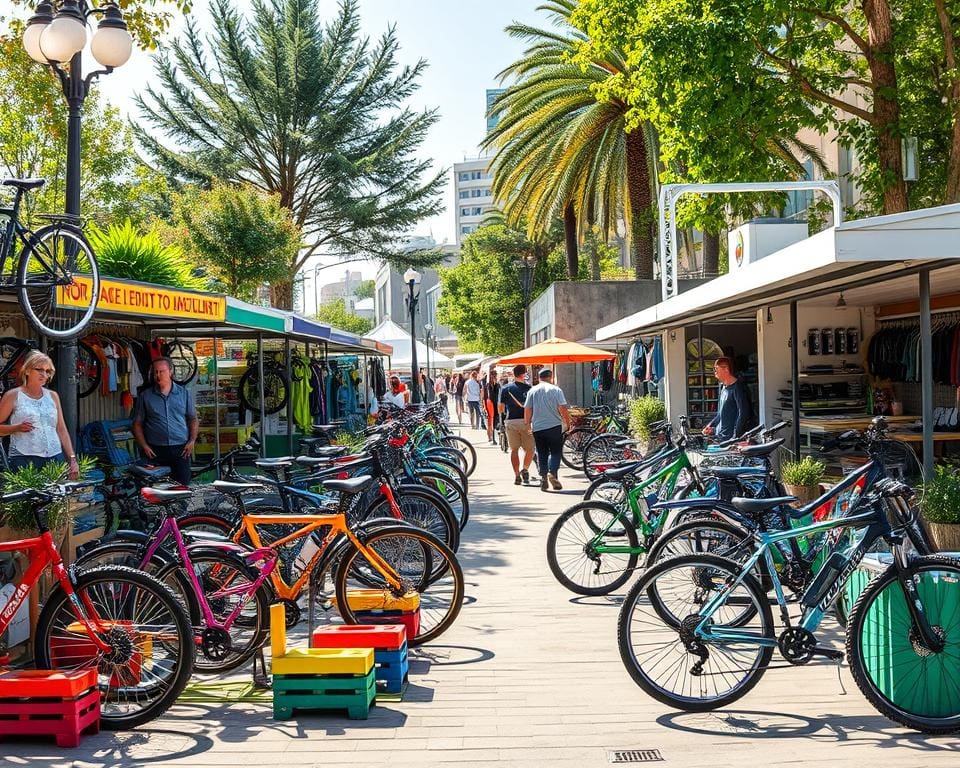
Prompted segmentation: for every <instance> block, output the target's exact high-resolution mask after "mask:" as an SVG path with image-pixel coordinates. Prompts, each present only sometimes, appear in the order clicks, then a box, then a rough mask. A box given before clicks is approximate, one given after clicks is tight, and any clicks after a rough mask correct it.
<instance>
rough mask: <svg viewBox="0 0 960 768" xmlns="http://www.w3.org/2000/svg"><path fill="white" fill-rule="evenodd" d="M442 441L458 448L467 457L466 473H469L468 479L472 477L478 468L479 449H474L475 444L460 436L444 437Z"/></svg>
mask: <svg viewBox="0 0 960 768" xmlns="http://www.w3.org/2000/svg"><path fill="white" fill-rule="evenodd" d="M440 441H441V442H442V443H443V444H444V445H448V446H450V447H451V448H456V449H457V450H459V451H460V453H462V454H463V455H464V457H466V459H467V468H466V469H465V470H464V471H465V472H466V473H467V477H470V475H472V474H473V470H475V469H476V468H477V449H476V448H474V447H473V443H471V442H470V441H469V440H467V439H466V438H465V437H460V436H459V435H444V436H443V437H442V438H441V439H440Z"/></svg>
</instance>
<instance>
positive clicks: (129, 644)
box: [34, 566, 196, 730]
mask: <svg viewBox="0 0 960 768" xmlns="http://www.w3.org/2000/svg"><path fill="white" fill-rule="evenodd" d="M116 582H119V583H120V584H121V585H123V586H121V588H120V589H119V590H114V591H115V592H116V594H120V595H122V596H123V599H122V603H123V605H122V606H117V605H115V606H114V607H115V608H117V609H120V608H124V609H127V610H129V609H131V608H132V609H133V610H136V609H137V608H138V607H141V606H142V607H144V609H145V610H146V609H147V608H150V612H149V614H148V616H149V618H150V623H149V627H150V628H149V629H148V630H146V631H141V632H135V631H133V627H134V626H137V625H138V624H139V622H136V621H135V617H134V618H125V616H127V617H128V616H129V615H130V614H129V613H128V612H125V611H123V610H121V611H120V614H121V615H118V616H111V617H108V616H106V615H105V614H106V612H107V607H106V606H105V605H104V604H103V602H102V601H103V600H105V599H107V598H110V593H109V592H108V593H107V594H106V595H105V596H103V597H102V598H100V602H98V596H97V595H96V594H94V589H96V588H98V587H103V586H104V585H106V584H108V583H116ZM74 588H75V590H76V594H77V596H78V597H80V598H81V600H84V599H88V600H90V602H91V603H92V604H93V605H94V606H95V607H96V608H98V617H99V618H100V619H101V620H105V621H106V622H109V623H110V624H112V625H113V627H112V628H111V630H110V632H111V633H112V632H115V631H116V635H115V639H113V640H111V643H112V647H114V648H116V649H117V650H116V655H117V657H119V658H118V659H117V660H109V661H108V660H107V659H106V658H104V656H103V654H100V653H98V652H96V651H95V650H93V651H91V647H92V648H93V649H95V646H93V645H92V643H90V642H87V643H85V644H83V643H78V641H77V637H78V636H77V633H76V632H75V631H73V630H72V629H69V628H70V626H71V625H72V624H73V623H74V619H75V617H74V614H73V610H72V607H71V603H70V599H69V598H68V597H67V594H66V593H65V592H64V591H63V589H62V588H61V587H60V586H59V584H58V585H57V586H56V587H55V588H54V590H53V592H52V593H51V594H50V597H49V598H47V602H46V604H45V605H44V606H43V610H42V611H41V612H40V618H39V620H38V621H37V629H36V633H35V637H34V658H35V660H36V663H37V666H38V667H39V668H41V669H78V668H87V667H89V666H90V665H91V662H93V663H96V665H97V666H98V668H99V669H100V670H101V671H100V675H99V677H100V682H99V686H100V689H101V691H102V696H101V702H100V724H101V726H103V727H104V728H108V729H111V730H123V729H127V728H135V727H136V726H138V725H143V724H144V723H148V722H150V721H151V720H153V719H154V718H156V717H158V716H159V715H161V714H162V713H163V712H165V711H166V710H167V709H168V708H169V707H170V706H171V705H172V704H173V703H174V702H175V701H176V700H177V697H178V696H179V695H180V694H181V693H182V692H183V689H184V688H185V687H186V685H187V682H188V681H189V680H190V675H191V673H192V672H193V662H194V655H195V650H196V649H195V646H194V637H193V626H192V625H191V623H190V619H189V618H188V617H187V614H186V611H184V609H183V606H181V605H180V603H179V602H178V601H177V599H176V597H174V595H173V594H172V593H171V592H170V590H169V589H168V588H167V587H165V586H164V585H163V584H162V583H160V582H159V581H158V580H157V579H155V578H154V577H152V576H149V575H148V574H146V573H143V572H142V571H136V570H133V569H132V568H122V567H118V566H104V567H102V568H95V569H93V570H89V571H81V572H78V573H77V574H76V583H75V585H74ZM134 597H136V598H137V599H136V600H133V598H134ZM141 598H142V600H141ZM111 599H112V601H114V602H115V598H111ZM161 610H162V611H164V612H165V613H164V614H163V615H162V616H161V615H160V614H159V613H158V612H159V611H161ZM62 611H65V613H64V614H63V618H61V612H62ZM161 618H162V619H164V620H166V621H167V623H166V624H162V625H161V624H159V622H160V620H161ZM61 621H62V622H64V623H63V625H62V628H61V627H60V622H61ZM55 622H56V623H55ZM120 622H130V624H129V625H122V624H121V623H120ZM124 626H130V627H131V631H129V632H127V631H124V630H123V627H124ZM55 631H57V632H58V634H56V635H54V632H55ZM55 637H56V638H57V642H56V643H54V644H53V645H54V646H58V650H57V651H56V652H53V651H52V645H51V643H52V641H54V638H55ZM161 637H162V639H160V638H161ZM148 641H149V642H148ZM148 646H149V647H148ZM71 648H72V649H73V655H72V656H66V653H67V652H68V650H69V649H71ZM174 652H175V653H176V655H175V656H174V658H172V659H171V658H170V655H171V654H172V653H174ZM137 655H139V662H138V665H137V666H139V664H142V663H143V660H144V658H149V659H150V672H151V674H150V679H149V680H148V685H145V686H143V687H141V684H142V683H143V681H142V680H140V681H139V683H140V684H138V685H135V686H132V685H130V684H129V683H130V682H132V681H133V679H132V675H133V674H134V673H133V669H135V668H136V667H135V666H134V665H132V664H130V663H129V658H136V656H137ZM71 659H72V660H73V662H72V664H71V662H70V660H71ZM104 667H106V669H105V670H104ZM104 678H106V679H105V680H104ZM124 682H126V683H128V684H127V685H123V684H122V683H124ZM164 682H166V684H165V685H164V684H163V683H164ZM130 688H133V691H132V692H131V691H130V690H129V689H130ZM154 693H156V694H157V695H156V696H152V697H151V695H152V694H154ZM121 703H123V704H125V705H127V706H131V707H135V709H133V710H131V711H117V710H116V709H115V708H116V707H118V706H119V705H120V704H121Z"/></svg>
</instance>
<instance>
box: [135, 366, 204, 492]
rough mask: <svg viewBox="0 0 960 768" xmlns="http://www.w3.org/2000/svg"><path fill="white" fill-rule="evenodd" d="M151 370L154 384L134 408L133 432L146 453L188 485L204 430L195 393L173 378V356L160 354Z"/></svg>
mask: <svg viewBox="0 0 960 768" xmlns="http://www.w3.org/2000/svg"><path fill="white" fill-rule="evenodd" d="M150 371H151V375H152V378H153V386H150V387H147V388H146V389H145V390H143V392H141V393H140V395H139V396H138V397H137V402H136V404H135V405H134V408H133V429H132V431H133V436H134V438H136V441H137V444H138V445H139V446H140V450H141V451H142V452H143V455H144V456H146V457H147V458H148V459H151V460H153V461H155V462H156V463H157V464H159V465H160V466H164V467H170V477H171V478H173V479H174V480H176V481H177V482H178V483H180V484H182V485H187V484H189V482H190V457H191V456H192V455H193V447H194V445H195V444H196V442H197V432H199V430H200V422H199V421H198V419H197V408H196V406H195V405H194V402H193V395H192V394H191V393H190V391H189V390H188V389H186V387H183V386H181V385H180V384H177V383H176V382H175V381H174V380H173V361H171V360H170V358H169V357H158V358H157V359H156V360H154V361H153V363H152V364H151V366H150Z"/></svg>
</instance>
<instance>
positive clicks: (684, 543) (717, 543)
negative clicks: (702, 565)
mask: <svg viewBox="0 0 960 768" xmlns="http://www.w3.org/2000/svg"><path fill="white" fill-rule="evenodd" d="M753 551H754V545H753V539H752V538H751V536H750V534H749V533H748V532H747V531H745V530H744V529H743V528H739V527H738V526H736V525H733V523H728V522H726V521H724V520H709V519H705V520H690V521H688V522H686V523H683V524H681V525H678V526H676V527H675V528H671V529H670V530H669V531H666V532H665V533H663V534H662V535H661V536H660V537H659V538H657V540H656V541H655V542H654V544H653V546H652V547H650V553H649V554H648V555H647V564H648V565H653V563H659V562H660V561H661V560H666V559H667V558H670V557H679V556H680V555H692V554H704V553H709V554H712V555H720V556H721V557H726V558H729V559H731V560H733V561H735V562H738V563H739V562H743V561H744V560H746V559H747V557H749V556H750V555H751V554H753Z"/></svg>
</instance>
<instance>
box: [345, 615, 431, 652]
mask: <svg viewBox="0 0 960 768" xmlns="http://www.w3.org/2000/svg"><path fill="white" fill-rule="evenodd" d="M354 616H356V617H357V619H358V620H359V621H360V622H361V623H363V624H402V625H403V626H404V628H405V629H406V630H407V639H408V640H409V641H410V642H411V643H412V642H413V641H414V640H415V639H416V637H417V635H418V634H419V633H420V609H419V608H417V610H415V611H410V612H406V611H355V612H354ZM368 647H369V646H368Z"/></svg>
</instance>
